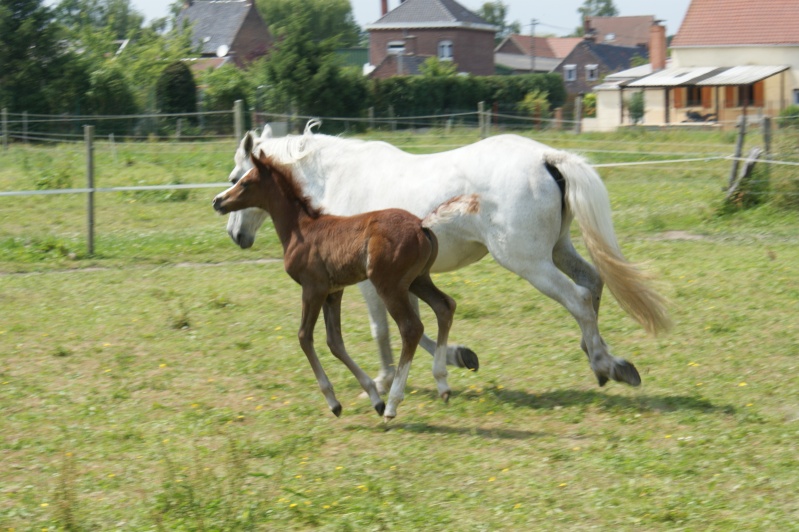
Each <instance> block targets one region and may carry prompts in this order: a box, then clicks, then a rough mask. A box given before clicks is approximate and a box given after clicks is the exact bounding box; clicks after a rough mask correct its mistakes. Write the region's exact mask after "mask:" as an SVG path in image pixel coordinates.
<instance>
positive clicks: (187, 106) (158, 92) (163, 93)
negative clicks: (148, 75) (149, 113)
mask: <svg viewBox="0 0 799 532" xmlns="http://www.w3.org/2000/svg"><path fill="white" fill-rule="evenodd" d="M155 100H156V104H157V105H158V111H159V112H161V113H167V114H171V113H196V112H197V84H196V83H195V82H194V76H193V75H192V73H191V70H189V67H187V66H186V63H184V62H183V61H175V62H174V63H171V64H170V65H168V66H167V67H166V68H165V69H164V70H163V72H161V76H159V78H158V83H157V84H156V88H155Z"/></svg>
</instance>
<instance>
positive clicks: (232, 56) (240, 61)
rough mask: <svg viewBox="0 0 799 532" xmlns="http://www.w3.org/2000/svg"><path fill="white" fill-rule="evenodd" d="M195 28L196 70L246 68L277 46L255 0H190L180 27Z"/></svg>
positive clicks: (180, 18) (193, 35) (179, 19)
mask: <svg viewBox="0 0 799 532" xmlns="http://www.w3.org/2000/svg"><path fill="white" fill-rule="evenodd" d="M184 25H187V26H188V27H189V28H191V39H192V47H193V48H194V49H195V50H197V51H198V52H199V56H198V57H196V58H194V59H193V60H192V70H195V71H196V70H204V69H206V68H211V67H218V66H220V65H222V64H224V63H228V62H233V63H235V64H236V65H238V66H244V65H246V64H248V63H250V62H252V61H254V60H255V59H258V58H259V57H262V56H264V55H266V54H267V53H268V52H269V50H270V49H271V48H272V45H273V44H274V39H273V37H272V34H271V33H270V31H269V27H268V26H267V25H266V22H264V19H263V18H262V17H261V15H260V14H259V13H258V10H257V9H256V7H255V3H254V2H253V1H252V0H226V1H223V2H221V1H208V0H186V1H185V2H184V3H183V9H182V10H181V12H180V14H179V15H178V27H182V26H184Z"/></svg>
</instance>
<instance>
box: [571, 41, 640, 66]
mask: <svg viewBox="0 0 799 532" xmlns="http://www.w3.org/2000/svg"><path fill="white" fill-rule="evenodd" d="M582 46H587V47H588V49H589V50H590V51H591V53H592V54H594V56H595V57H596V58H597V59H598V60H599V61H601V62H602V64H604V65H605V66H606V67H607V68H609V69H610V70H617V69H624V68H630V61H631V60H632V58H633V57H635V56H639V57H641V58H643V59H648V58H649V53H648V52H647V51H646V48H644V47H642V46H635V47H633V46H614V45H612V44H600V43H595V42H591V41H584V42H583V45H582Z"/></svg>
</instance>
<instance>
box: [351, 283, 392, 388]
mask: <svg viewBox="0 0 799 532" xmlns="http://www.w3.org/2000/svg"><path fill="white" fill-rule="evenodd" d="M358 288H360V289H361V294H363V299H364V301H366V308H367V309H368V311H369V325H370V327H371V330H372V338H374V340H375V342H377V354H378V355H379V357H380V371H379V372H378V373H377V377H375V385H376V386H377V391H378V392H379V393H380V394H384V393H386V392H388V389H389V388H391V382H392V381H393V380H394V356H393V355H392V353H391V341H390V339H389V336H388V333H389V330H388V314H387V313H386V305H385V304H384V303H383V300H382V299H380V296H379V295H377V290H375V287H374V285H373V284H372V283H371V282H369V281H364V282H362V283H358Z"/></svg>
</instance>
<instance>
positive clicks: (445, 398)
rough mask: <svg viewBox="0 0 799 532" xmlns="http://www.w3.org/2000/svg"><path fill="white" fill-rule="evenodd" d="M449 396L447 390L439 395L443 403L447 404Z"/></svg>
mask: <svg viewBox="0 0 799 532" xmlns="http://www.w3.org/2000/svg"><path fill="white" fill-rule="evenodd" d="M449 394H450V391H449V390H447V391H446V392H444V393H442V394H441V398H442V399H443V400H444V402H445V403H449Z"/></svg>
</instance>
